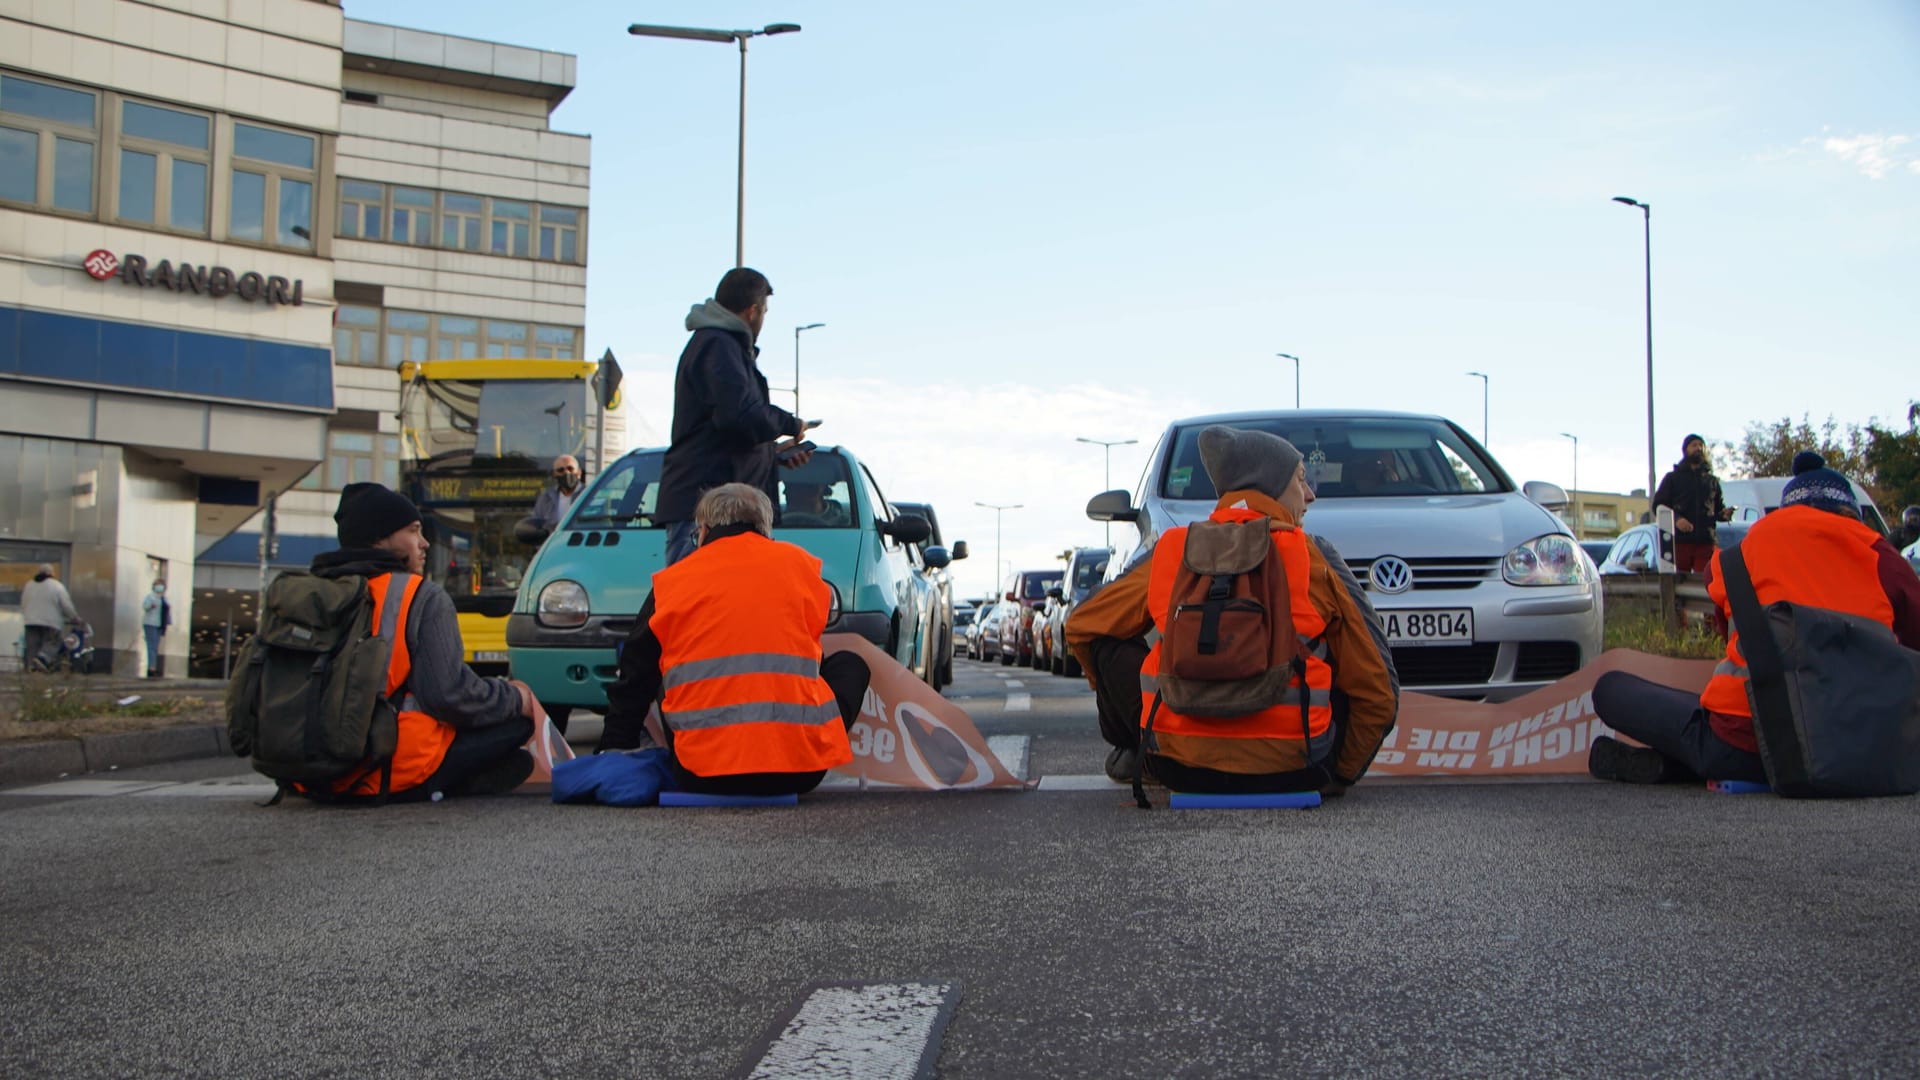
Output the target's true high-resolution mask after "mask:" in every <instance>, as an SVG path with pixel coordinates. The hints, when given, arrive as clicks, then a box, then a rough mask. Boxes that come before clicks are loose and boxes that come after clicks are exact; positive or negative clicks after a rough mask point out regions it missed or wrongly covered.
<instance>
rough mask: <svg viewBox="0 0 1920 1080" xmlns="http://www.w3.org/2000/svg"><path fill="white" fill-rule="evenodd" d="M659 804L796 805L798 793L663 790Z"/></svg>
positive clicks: (798, 801)
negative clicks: (764, 793)
mask: <svg viewBox="0 0 1920 1080" xmlns="http://www.w3.org/2000/svg"><path fill="white" fill-rule="evenodd" d="M660 805H661V806H798V805H800V796H798V795H707V794H704V793H702V792H698V791H663V792H661V793H660Z"/></svg>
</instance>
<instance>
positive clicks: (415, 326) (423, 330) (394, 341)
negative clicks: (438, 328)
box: [387, 311, 432, 368]
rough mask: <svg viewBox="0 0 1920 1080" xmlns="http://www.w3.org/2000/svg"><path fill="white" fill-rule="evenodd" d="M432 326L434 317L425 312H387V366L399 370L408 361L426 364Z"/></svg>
mask: <svg viewBox="0 0 1920 1080" xmlns="http://www.w3.org/2000/svg"><path fill="white" fill-rule="evenodd" d="M431 325H432V317H431V316H429V315H428V314H427V313H426V312H424V311H389V312H387V366H388V367H390V368H397V367H399V366H400V365H401V364H403V363H406V362H408V361H412V362H413V363H416V364H419V363H424V362H425V361H426V359H427V339H428V337H429V334H428V329H429V327H430V326H431Z"/></svg>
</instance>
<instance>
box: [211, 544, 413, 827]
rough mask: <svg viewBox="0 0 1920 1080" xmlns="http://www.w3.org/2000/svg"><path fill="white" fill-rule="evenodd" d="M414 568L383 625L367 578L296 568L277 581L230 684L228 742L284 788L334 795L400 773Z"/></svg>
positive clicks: (383, 790) (383, 788)
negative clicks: (404, 622) (399, 664)
mask: <svg viewBox="0 0 1920 1080" xmlns="http://www.w3.org/2000/svg"><path fill="white" fill-rule="evenodd" d="M410 576H411V575H408V574H401V573H396V574H394V575H393V580H392V581H391V583H390V584H389V586H388V591H387V594H386V595H387V600H388V602H387V603H386V604H385V605H384V610H382V611H381V612H380V613H379V614H380V625H379V626H375V625H374V621H373V620H374V614H375V611H374V608H375V604H374V599H373V593H372V591H371V590H370V589H369V588H368V587H367V579H366V578H364V577H361V576H358V575H345V576H341V577H334V578H323V577H317V576H315V575H313V574H308V573H302V572H290V573H286V574H282V575H281V576H280V577H279V578H277V579H275V580H274V582H273V584H272V585H270V586H268V587H267V598H266V603H265V605H264V608H263V610H262V612H261V616H260V631H259V633H257V634H255V635H254V637H253V640H251V641H249V642H248V643H247V646H246V648H245V650H243V651H242V652H241V654H240V657H239V666H238V668H236V669H235V671H234V673H233V678H232V680H231V681H230V682H229V683H228V684H227V699H226V710H227V742H228V744H229V745H230V746H232V748H233V752H234V753H235V754H237V755H239V756H240V757H251V758H252V759H253V767H254V769H255V770H257V771H258V772H260V773H262V774H264V775H266V776H270V777H272V778H273V779H274V780H275V781H277V782H278V783H279V785H280V791H279V792H278V793H276V794H275V796H274V801H275V802H278V801H279V799H280V796H281V795H284V794H285V793H286V789H287V788H288V787H290V786H294V785H298V786H299V789H300V791H301V792H302V793H303V794H306V795H308V796H311V797H317V798H322V799H325V798H328V797H330V796H332V795H333V793H334V789H335V787H336V786H343V787H351V784H347V785H340V783H339V782H340V781H342V780H349V779H350V780H353V781H357V780H358V779H360V778H361V777H367V776H372V775H373V774H374V773H376V772H378V773H379V775H380V795H381V797H382V798H384V797H385V796H386V794H387V791H388V788H389V785H390V784H391V782H392V776H393V751H394V747H395V746H396V744H397V743H398V741H399V733H400V713H399V709H398V708H397V706H396V704H395V703H394V702H393V701H391V700H389V699H388V697H387V694H386V687H387V665H388V662H389V661H390V660H391V658H392V656H393V643H394V641H395V640H396V637H395V636H396V635H397V634H402V633H405V632H406V629H405V628H404V627H400V626H397V625H396V623H397V622H398V620H399V611H400V606H401V605H400V598H401V597H402V596H404V595H406V585H407V579H408V578H409V577H410Z"/></svg>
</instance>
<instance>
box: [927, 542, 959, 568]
mask: <svg viewBox="0 0 1920 1080" xmlns="http://www.w3.org/2000/svg"><path fill="white" fill-rule="evenodd" d="M920 557H921V558H922V559H925V560H926V563H927V565H928V566H931V567H933V568H934V569H935V570H944V569H946V567H947V564H948V563H951V562H952V561H953V555H952V553H950V552H949V551H947V549H946V548H943V547H941V546H940V545H939V544H934V545H933V546H931V547H928V548H924V549H922V550H921V552H920Z"/></svg>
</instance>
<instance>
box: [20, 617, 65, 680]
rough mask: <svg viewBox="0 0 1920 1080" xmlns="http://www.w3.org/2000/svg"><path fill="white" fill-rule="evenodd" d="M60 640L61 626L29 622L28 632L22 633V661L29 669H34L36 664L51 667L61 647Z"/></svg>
mask: <svg viewBox="0 0 1920 1080" xmlns="http://www.w3.org/2000/svg"><path fill="white" fill-rule="evenodd" d="M59 640H60V628H59V627H57V626H39V625H36V624H31V623H30V624H28V625H27V627H26V632H25V633H24V634H22V635H21V641H20V650H21V651H20V659H21V662H22V663H23V664H24V665H25V666H26V668H27V669H28V670H29V671H31V670H33V669H34V668H35V667H36V666H38V667H50V666H51V665H52V664H53V658H54V655H55V653H56V652H57V651H58V649H59V646H58V644H57V643H58V642H59Z"/></svg>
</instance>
